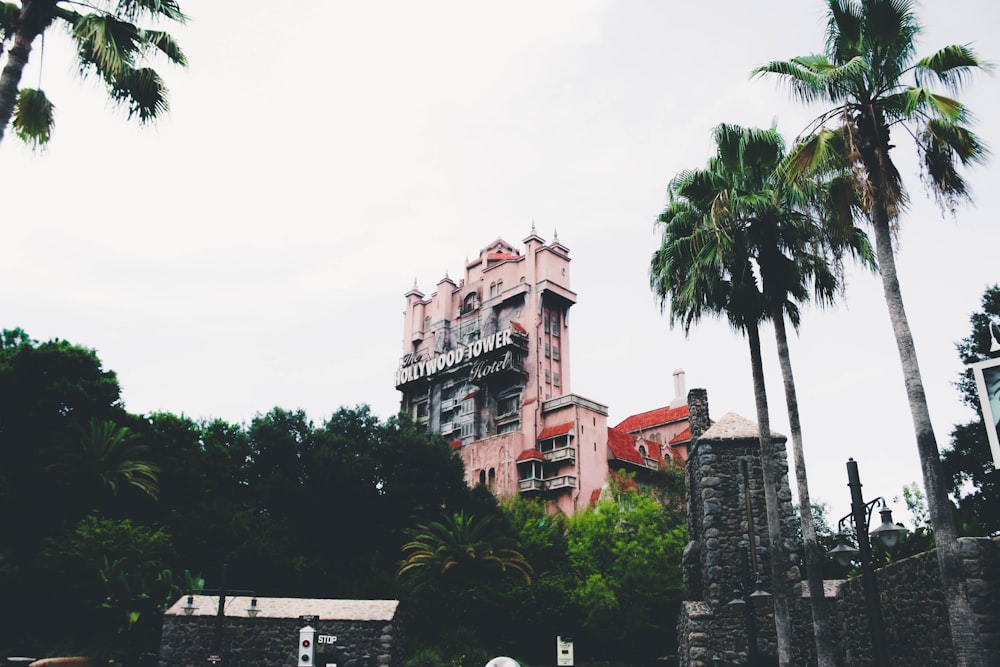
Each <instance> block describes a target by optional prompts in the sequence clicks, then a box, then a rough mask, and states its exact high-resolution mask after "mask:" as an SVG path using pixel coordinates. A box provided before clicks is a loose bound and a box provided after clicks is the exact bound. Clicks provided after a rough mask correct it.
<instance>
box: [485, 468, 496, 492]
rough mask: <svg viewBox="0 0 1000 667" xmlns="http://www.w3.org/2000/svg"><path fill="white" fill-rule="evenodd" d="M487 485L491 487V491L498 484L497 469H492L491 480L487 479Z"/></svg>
mask: <svg viewBox="0 0 1000 667" xmlns="http://www.w3.org/2000/svg"><path fill="white" fill-rule="evenodd" d="M486 483H487V484H488V485H489V487H490V488H491V489H492V488H493V486H494V485H495V484H496V483H497V470H496V468H490V474H489V478H488V479H487V482H486Z"/></svg>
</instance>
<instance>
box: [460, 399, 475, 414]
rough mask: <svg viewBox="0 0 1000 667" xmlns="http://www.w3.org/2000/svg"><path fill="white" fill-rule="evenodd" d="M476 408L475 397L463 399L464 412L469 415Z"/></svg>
mask: <svg viewBox="0 0 1000 667" xmlns="http://www.w3.org/2000/svg"><path fill="white" fill-rule="evenodd" d="M475 409H476V399H475V397H472V398H467V399H465V400H464V401H462V414H463V415H468V414H472V413H473V412H474V411H475Z"/></svg>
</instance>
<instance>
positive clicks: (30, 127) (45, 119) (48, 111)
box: [12, 88, 55, 149]
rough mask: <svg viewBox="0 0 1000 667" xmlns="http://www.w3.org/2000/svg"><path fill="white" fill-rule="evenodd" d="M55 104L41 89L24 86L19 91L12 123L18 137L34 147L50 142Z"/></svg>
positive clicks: (53, 125)
mask: <svg viewBox="0 0 1000 667" xmlns="http://www.w3.org/2000/svg"><path fill="white" fill-rule="evenodd" d="M54 111H55V106H54V105H53V104H52V102H50V101H49V98H48V97H46V96H45V93H44V92H43V91H41V90H37V89H34V88H22V89H21V90H19V91H18V93H17V103H16V104H15V106H14V117H13V120H12V125H13V128H14V132H15V133H16V134H17V136H18V138H20V139H21V141H23V142H25V143H26V144H28V145H30V146H32V147H33V148H36V149H37V148H39V147H42V146H44V145H45V144H47V143H48V141H49V139H50V138H51V137H52V128H53V127H55V117H54Z"/></svg>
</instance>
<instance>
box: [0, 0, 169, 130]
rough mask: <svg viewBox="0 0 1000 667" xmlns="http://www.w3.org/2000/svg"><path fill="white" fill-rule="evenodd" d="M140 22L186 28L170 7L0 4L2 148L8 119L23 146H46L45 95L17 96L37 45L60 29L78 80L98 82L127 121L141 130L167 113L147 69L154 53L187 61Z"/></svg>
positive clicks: (103, 1)
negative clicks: (71, 49)
mask: <svg viewBox="0 0 1000 667" xmlns="http://www.w3.org/2000/svg"><path fill="white" fill-rule="evenodd" d="M142 19H146V20H149V21H151V22H153V23H154V24H156V23H159V22H161V21H173V22H176V23H183V22H184V21H185V20H186V17H185V16H184V14H183V13H181V10H180V7H179V6H178V4H177V2H175V0H96V1H95V2H92V3H79V2H71V1H70V0H21V1H20V2H0V48H4V49H6V48H7V47H8V45H9V50H8V51H7V58H6V60H5V61H4V67H3V71H2V72H0V141H2V140H3V137H4V133H5V131H6V129H7V125H8V124H9V123H10V122H11V119H12V118H13V128H14V132H15V133H16V134H17V135H18V137H20V138H21V139H22V140H24V141H26V142H29V143H32V144H34V145H36V146H38V145H43V144H45V143H46V142H48V140H49V138H50V136H51V134H52V127H53V122H54V117H53V112H54V105H53V104H52V102H51V101H50V100H49V99H48V97H46V95H45V93H44V92H43V91H42V90H40V89H36V88H20V83H21V76H22V74H23V72H24V67H25V65H27V63H28V58H29V56H30V55H31V49H32V46H33V45H34V42H35V40H36V39H37V38H38V37H39V36H42V35H44V34H46V33H47V32H49V30H50V28H52V27H53V26H55V25H59V24H61V25H62V26H64V27H65V28H66V29H67V31H68V32H69V34H70V36H71V37H72V39H73V42H74V44H75V46H76V59H77V66H78V68H79V70H80V72H81V73H82V74H84V75H88V74H90V75H96V76H97V77H99V78H100V80H101V82H102V83H103V84H104V85H105V87H106V88H107V92H108V96H109V97H110V98H111V101H112V102H113V103H115V104H117V105H120V106H123V107H125V109H126V110H127V112H128V116H129V118H132V117H135V118H138V119H139V121H140V122H143V123H144V122H147V121H150V120H152V119H154V118H156V117H157V116H159V115H160V114H162V113H163V112H164V111H166V109H167V89H166V86H164V84H163V80H162V79H161V78H160V75H159V74H158V73H157V72H156V70H155V69H153V68H152V67H149V66H147V65H146V62H147V60H148V59H149V57H150V56H151V55H152V54H154V53H159V54H161V55H162V56H164V57H166V59H167V60H169V61H170V62H172V63H175V64H178V65H181V66H184V65H186V64H187V61H186V59H185V57H184V53H183V52H182V51H181V49H180V46H178V44H177V43H176V42H175V41H174V39H173V37H171V36H170V34H169V33H167V32H164V31H163V30H157V29H153V28H143V27H140V26H139V25H137V21H139V20H142Z"/></svg>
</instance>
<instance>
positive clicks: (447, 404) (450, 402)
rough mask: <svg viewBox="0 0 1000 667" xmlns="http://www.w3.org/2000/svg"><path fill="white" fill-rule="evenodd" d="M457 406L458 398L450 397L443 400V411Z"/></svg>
mask: <svg viewBox="0 0 1000 667" xmlns="http://www.w3.org/2000/svg"><path fill="white" fill-rule="evenodd" d="M457 406H458V399H457V398H449V399H447V400H444V401H441V410H442V411H448V410H454V409H455V408H456V407H457Z"/></svg>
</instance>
